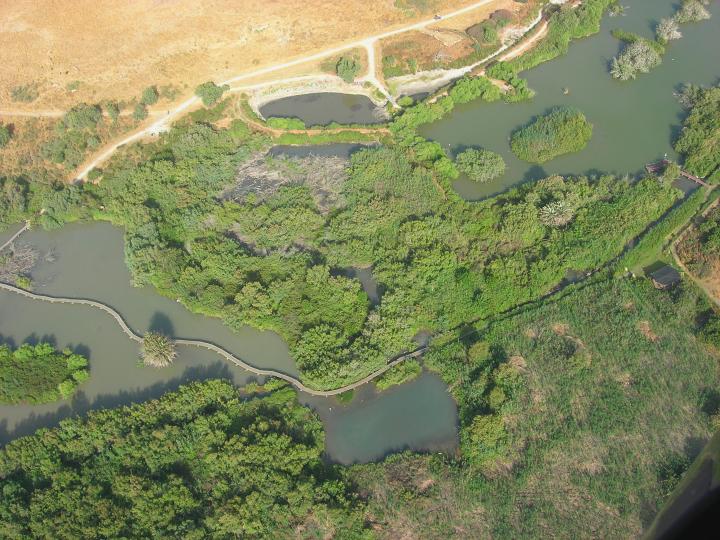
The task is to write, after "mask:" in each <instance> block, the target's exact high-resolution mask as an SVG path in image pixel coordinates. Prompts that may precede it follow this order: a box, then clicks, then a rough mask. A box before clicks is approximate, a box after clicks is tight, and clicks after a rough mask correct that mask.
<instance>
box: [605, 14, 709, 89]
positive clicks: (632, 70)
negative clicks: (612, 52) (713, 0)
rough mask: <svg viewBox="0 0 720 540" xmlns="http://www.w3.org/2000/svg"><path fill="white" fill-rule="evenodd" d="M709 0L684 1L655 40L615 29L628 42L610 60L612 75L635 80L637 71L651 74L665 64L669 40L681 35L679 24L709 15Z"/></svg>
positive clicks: (663, 22) (664, 22)
mask: <svg viewBox="0 0 720 540" xmlns="http://www.w3.org/2000/svg"><path fill="white" fill-rule="evenodd" d="M708 4H709V0H682V3H681V4H680V5H679V6H678V9H677V12H676V13H675V14H674V15H673V16H672V17H670V18H666V19H662V20H661V21H660V22H659V23H658V24H657V26H656V27H655V39H654V40H653V39H647V38H644V37H642V36H639V35H637V34H633V33H632V32H625V31H624V30H620V29H616V30H613V32H612V35H613V37H615V38H617V39H618V40H620V41H622V42H624V43H625V44H626V45H625V47H624V48H623V50H622V51H620V53H619V54H618V56H616V57H615V58H613V59H612V60H611V61H610V74H611V75H612V77H613V78H615V79H619V80H621V81H628V80H630V79H635V78H636V77H637V75H638V73H648V72H650V70H652V69H653V68H655V67H657V66H659V65H660V64H661V63H662V57H663V55H664V54H665V51H666V46H667V45H668V44H669V42H670V41H673V40H677V39H680V38H682V33H681V32H680V26H679V25H680V24H686V23H696V22H700V21H703V20H706V19H709V18H710V12H709V11H708V10H707V9H706V7H705V6H706V5H708Z"/></svg>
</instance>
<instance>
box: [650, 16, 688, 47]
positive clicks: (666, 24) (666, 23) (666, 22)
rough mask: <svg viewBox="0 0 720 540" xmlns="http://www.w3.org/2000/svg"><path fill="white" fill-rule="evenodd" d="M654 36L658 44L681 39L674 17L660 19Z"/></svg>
mask: <svg viewBox="0 0 720 540" xmlns="http://www.w3.org/2000/svg"><path fill="white" fill-rule="evenodd" d="M655 35H656V36H657V39H658V41H659V42H660V43H667V42H668V41H671V40H673V39H680V38H681V37H682V33H680V29H679V28H678V23H677V20H676V19H675V17H671V18H669V19H661V20H660V22H659V23H658V25H657V28H655Z"/></svg>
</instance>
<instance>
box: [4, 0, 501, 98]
mask: <svg viewBox="0 0 720 540" xmlns="http://www.w3.org/2000/svg"><path fill="white" fill-rule="evenodd" d="M472 3H473V1H472V0H437V1H436V2H435V3H434V5H433V6H432V8H430V9H427V10H426V11H425V12H424V13H420V12H419V11H417V10H407V9H401V8H398V7H396V5H395V2H394V0H371V1H364V0H343V1H342V2H337V1H336V0H100V1H98V0H13V1H4V2H0V51H2V52H0V60H1V61H2V66H3V67H2V70H0V109H20V110H28V111H37V110H49V109H66V108H67V107H68V106H70V105H72V104H75V103H78V102H80V101H89V102H90V101H91V102H96V101H99V100H102V99H106V98H115V99H125V100H130V99H132V98H134V97H137V96H139V94H140V92H141V91H142V89H143V88H144V87H145V86H147V85H150V84H154V85H157V86H163V85H169V84H172V85H175V86H176V87H177V89H178V90H179V92H178V98H180V97H186V96H187V95H189V94H190V93H192V89H193V88H194V87H195V86H196V85H197V84H199V83H201V82H204V81H206V80H210V79H212V80H216V81H218V80H223V79H226V78H229V77H231V76H233V75H237V74H239V73H242V72H244V71H251V70H253V69H257V68H259V67H262V66H265V65H270V64H273V63H277V62H280V61H286V60H288V59H292V58H293V57H299V56H303V55H307V54H312V53H314V52H318V51H321V50H323V49H325V48H330V47H333V46H337V45H340V44H342V43H345V42H350V41H352V40H356V39H358V38H362V37H364V36H369V35H373V34H377V33H380V32H382V31H385V30H387V29H390V28H393V27H397V26H401V25H406V24H409V23H411V22H413V21H414V20H419V19H425V18H427V17H428V16H430V15H432V13H434V12H436V11H440V12H443V11H449V10H452V9H458V8H460V7H463V6H466V5H469V4H472ZM502 3H503V1H502V0H498V4H502ZM404 4H412V2H408V1H407V0H406V1H405V2H404ZM24 85H30V86H32V87H34V88H35V89H36V90H37V92H38V97H37V99H35V100H34V101H32V102H31V103H22V102H21V103H18V102H14V101H13V100H12V99H11V90H12V89H13V88H16V87H18V86H24Z"/></svg>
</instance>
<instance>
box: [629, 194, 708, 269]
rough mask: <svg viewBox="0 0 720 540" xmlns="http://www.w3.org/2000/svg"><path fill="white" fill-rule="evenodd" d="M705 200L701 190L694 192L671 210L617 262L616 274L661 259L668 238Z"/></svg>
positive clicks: (642, 266) (639, 267) (640, 267)
mask: <svg viewBox="0 0 720 540" xmlns="http://www.w3.org/2000/svg"><path fill="white" fill-rule="evenodd" d="M705 199H706V193H705V191H704V190H702V189H698V190H696V191H695V192H694V193H693V194H692V195H690V196H689V197H688V198H687V199H686V200H685V201H683V202H682V204H680V205H679V206H677V207H676V208H674V209H673V210H671V211H670V212H669V213H668V215H667V216H665V217H664V218H663V220H662V221H661V222H660V223H658V224H657V225H656V226H655V227H653V228H652V229H651V230H650V231H649V232H648V233H647V234H646V235H644V236H643V237H642V238H641V239H640V241H639V242H638V243H637V245H635V246H634V247H633V248H632V249H631V250H629V251H628V252H627V253H626V254H625V255H623V256H622V257H621V258H620V260H619V261H618V263H617V265H616V267H617V272H618V273H622V272H624V271H625V269H626V268H627V269H629V270H633V271H640V270H642V268H644V267H645V266H648V265H650V264H652V263H654V262H655V261H657V260H659V259H661V258H663V253H662V251H663V248H665V245H666V243H667V241H668V239H670V237H671V236H672V235H673V234H674V233H676V232H677V231H678V229H679V228H680V227H682V226H683V225H684V224H686V223H687V222H688V221H689V220H690V219H691V218H692V217H693V216H694V215H695V214H696V213H697V212H698V210H699V209H700V207H701V206H702V205H703V203H704V202H705Z"/></svg>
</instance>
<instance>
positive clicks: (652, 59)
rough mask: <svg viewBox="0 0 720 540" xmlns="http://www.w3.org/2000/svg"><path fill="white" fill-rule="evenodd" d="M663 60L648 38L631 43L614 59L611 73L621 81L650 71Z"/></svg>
mask: <svg viewBox="0 0 720 540" xmlns="http://www.w3.org/2000/svg"><path fill="white" fill-rule="evenodd" d="M661 62H662V59H661V58H660V54H659V53H658V52H657V50H655V48H654V47H652V46H651V45H650V44H649V43H648V42H647V41H646V40H638V41H634V42H633V43H630V44H629V45H628V46H627V47H625V49H623V51H622V52H621V53H620V54H619V55H618V56H617V57H615V58H613V59H612V62H611V64H610V74H611V75H612V76H613V77H614V78H616V79H620V80H621V81H627V80H629V79H634V78H635V77H636V76H637V74H638V73H648V72H649V71H650V70H651V69H652V68H654V67H656V66H659V65H660V63H661Z"/></svg>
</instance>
